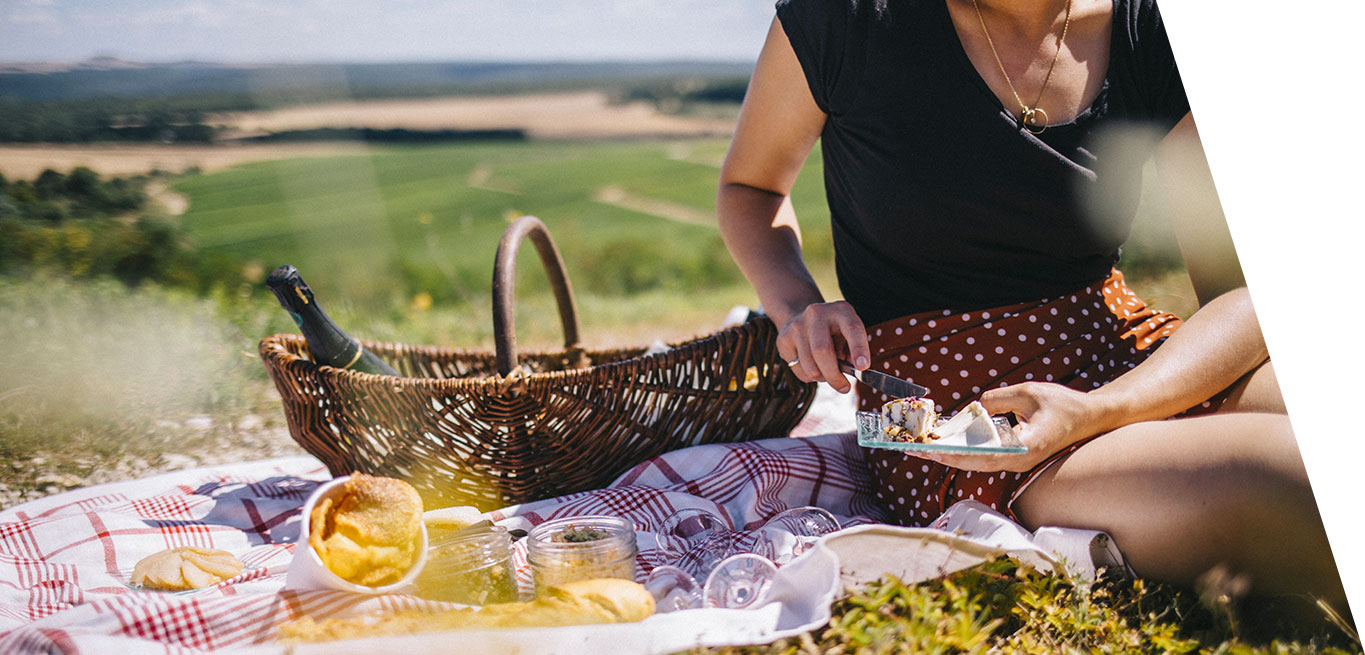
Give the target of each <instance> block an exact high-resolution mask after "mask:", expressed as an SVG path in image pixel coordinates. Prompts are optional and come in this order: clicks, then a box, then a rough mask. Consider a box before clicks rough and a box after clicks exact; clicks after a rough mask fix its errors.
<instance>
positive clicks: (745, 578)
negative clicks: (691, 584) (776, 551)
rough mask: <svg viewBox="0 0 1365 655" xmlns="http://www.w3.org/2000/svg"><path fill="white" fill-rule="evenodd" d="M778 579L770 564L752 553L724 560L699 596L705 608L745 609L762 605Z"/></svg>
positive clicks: (713, 572)
mask: <svg viewBox="0 0 1365 655" xmlns="http://www.w3.org/2000/svg"><path fill="white" fill-rule="evenodd" d="M776 577H777V565H776V564H773V562H772V560H769V559H768V558H766V557H763V556H761V555H755V554H753V553H740V554H738V555H731V556H730V557H727V558H725V560H724V561H722V562H720V564H718V565H716V567H715V568H714V569H712V570H711V572H710V574H708V575H707V576H706V585H705V586H704V587H703V588H702V595H703V597H704V599H705V603H706V607H722V608H726V609H745V608H747V607H751V606H753V605H756V604H758V603H761V602H763V601H764V600H766V599H767V597H768V589H769V588H771V587H772V584H773V579H775V578H776Z"/></svg>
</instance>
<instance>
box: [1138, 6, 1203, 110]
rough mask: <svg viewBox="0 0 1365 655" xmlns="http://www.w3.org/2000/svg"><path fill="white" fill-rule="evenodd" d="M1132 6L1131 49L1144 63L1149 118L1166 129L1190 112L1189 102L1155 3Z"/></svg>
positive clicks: (1143, 73)
mask: <svg viewBox="0 0 1365 655" xmlns="http://www.w3.org/2000/svg"><path fill="white" fill-rule="evenodd" d="M1134 4H1135V5H1137V6H1136V7H1135V11H1136V13H1137V15H1136V16H1135V20H1134V21H1133V27H1134V29H1133V48H1134V50H1135V51H1136V52H1137V53H1138V60H1139V61H1141V62H1142V64H1143V65H1142V72H1141V78H1142V80H1143V90H1144V93H1143V95H1144V96H1145V100H1146V104H1147V110H1148V112H1149V114H1150V115H1149V119H1150V120H1151V121H1152V122H1153V123H1155V124H1156V125H1158V126H1160V127H1161V128H1162V129H1163V130H1169V129H1170V128H1172V127H1175V124H1176V123H1178V122H1180V119H1181V118H1184V117H1185V114H1187V113H1189V111H1190V101H1189V98H1188V97H1186V95H1185V84H1184V83H1183V82H1182V81H1181V79H1180V69H1179V68H1178V67H1177V66H1176V63H1175V53H1174V51H1173V50H1172V49H1171V41H1170V39H1169V38H1168V37H1167V36H1166V25H1165V23H1163V22H1162V20H1161V12H1160V11H1159V10H1158V9H1157V6H1156V2H1155V0H1137V1H1136V2H1135V3H1134Z"/></svg>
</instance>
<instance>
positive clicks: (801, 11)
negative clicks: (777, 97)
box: [777, 0, 867, 116]
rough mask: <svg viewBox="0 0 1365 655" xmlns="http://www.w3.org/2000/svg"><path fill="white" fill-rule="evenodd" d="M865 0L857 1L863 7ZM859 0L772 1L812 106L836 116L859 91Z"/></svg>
mask: <svg viewBox="0 0 1365 655" xmlns="http://www.w3.org/2000/svg"><path fill="white" fill-rule="evenodd" d="M866 3H867V0H861V4H866ZM859 5H860V0H778V2H777V19H778V21H780V22H781V23H782V30H783V31H784V32H785V33H786V34H787V40H788V41H790V42H791V45H792V50H793V51H794V52H795V53H796V58H797V60H798V61H800V62H801V69H802V70H803V71H804V72H805V75H806V83H807V84H808V85H809V86H810V92H811V96H813V97H814V98H815V104H816V105H817V106H819V107H820V109H821V111H824V112H825V113H826V114H828V115H830V116H838V115H839V114H840V113H842V112H843V111H844V110H845V109H847V108H848V106H849V105H850V104H851V103H852V101H853V98H854V97H855V96H856V94H857V92H858V87H859V81H860V76H861V69H862V63H863V58H864V56H865V52H866V48H865V42H864V39H863V38H862V37H863V33H864V32H865V31H866V26H865V25H860V23H861V21H860V20H859V18H860V15H861V14H863V13H864V11H863V10H864V9H865V8H863V7H860V6H859Z"/></svg>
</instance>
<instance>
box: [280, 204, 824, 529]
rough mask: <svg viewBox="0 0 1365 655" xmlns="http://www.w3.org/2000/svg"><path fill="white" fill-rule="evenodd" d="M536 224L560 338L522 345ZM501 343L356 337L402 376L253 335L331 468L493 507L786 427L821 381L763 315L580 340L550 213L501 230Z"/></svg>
mask: <svg viewBox="0 0 1365 655" xmlns="http://www.w3.org/2000/svg"><path fill="white" fill-rule="evenodd" d="M527 236H529V237H531V239H532V242H533V243H534V244H535V246H536V250H537V251H538V252H539V254H540V259H541V261H542V263H543V264H544V265H545V269H546V271H547V273H548V274H549V277H550V281H551V286H552V287H553V288H554V292H555V297H556V301H557V302H558V305H559V313H560V320H561V323H562V325H563V329H564V344H565V345H564V349H563V350H556V351H549V352H532V353H518V352H517V349H516V337H515V332H514V329H513V299H512V291H513V279H514V275H513V273H514V271H513V266H514V263H515V261H516V253H517V249H518V247H519V245H520V243H521V241H522V240H523V239H524V238H525V237H527ZM494 269H495V270H494V282H493V304H494V333H495V335H496V337H495V338H496V352H487V351H474V350H461V349H453V348H438V347H431V346H410V345H401V344H391V343H373V342H365V347H367V348H369V349H370V350H372V351H374V352H375V353H377V354H378V355H379V356H380V357H382V358H384V360H385V361H387V362H389V363H390V364H392V365H393V366H394V367H395V368H396V369H398V371H399V372H400V373H401V374H402V376H403V377H389V376H379V375H370V374H368V373H358V372H355V371H350V370H343V369H337V368H333V367H330V366H319V365H317V364H314V363H313V362H312V361H310V360H309V359H308V346H307V343H306V342H305V341H304V339H303V337H302V336H299V335H296V334H277V335H273V336H270V337H266V338H265V339H263V340H261V343H260V353H261V358H262V359H263V360H264V361H265V364H266V368H267V369H268V371H269V372H270V377H271V378H272V379H273V380H274V381H275V386H276V387H277V388H278V389H279V392H280V395H281V396H282V397H283V399H284V410H285V416H286V417H287V420H288V423H289V432H290V434H291V435H293V437H294V440H295V441H297V442H298V443H299V444H300V445H301V446H303V448H304V450H307V451H308V452H309V453H311V454H313V455H314V456H316V457H318V458H319V459H321V460H322V462H323V463H324V464H326V465H327V468H328V469H329V470H330V471H331V472H332V474H333V475H343V474H347V473H350V472H352V471H361V472H365V473H370V474H373V475H387V476H392V477H398V478H402V479H405V480H408V481H409V482H411V483H412V484H413V485H414V486H415V487H417V489H418V490H419V491H420V492H421V494H422V496H423V500H424V501H425V502H426V505H427V507H428V508H434V507H446V506H451V505H475V506H477V507H479V508H481V509H485V510H487V509H491V508H494V507H500V506H504V505H508V504H512V503H522V502H527V501H531V500H536V499H539V498H547V497H552V496H557V495H562V494H566V493H572V492H577V491H585V490H589V489H596V488H601V487H603V486H605V485H606V484H607V483H609V482H611V481H612V480H613V479H614V478H615V477H616V476H617V475H619V474H620V473H621V472H623V471H624V470H626V469H628V468H629V467H631V466H633V465H635V464H637V463H639V462H641V461H644V460H646V459H648V458H650V457H654V456H656V455H659V454H661V453H665V452H668V451H670V450H675V449H678V448H682V447H686V446H691V445H695V444H703V443H717V442H733V441H745V440H750V439H756V438H765V437H775V436H782V435H786V434H787V433H788V432H789V431H790V430H791V429H792V428H793V427H794V426H795V425H796V424H797V422H798V421H800V420H801V418H802V417H803V416H804V415H805V414H806V411H807V410H808V409H810V403H811V400H812V398H813V397H814V395H815V386H814V385H812V384H806V383H803V382H801V381H800V380H798V379H797V378H796V376H795V375H793V374H792V373H791V371H789V370H788V367H787V366H786V365H785V364H783V363H782V362H781V358H780V357H779V356H778V353H777V348H776V337H777V329H776V328H775V327H774V326H773V324H772V322H771V321H769V320H768V319H767V318H766V317H763V316H761V315H752V316H750V318H749V319H748V320H747V321H746V322H744V323H742V324H740V325H737V326H734V327H730V328H727V329H724V330H721V331H719V332H716V333H713V334H709V335H706V336H703V337H700V338H697V339H693V340H691V341H686V342H683V343H678V344H673V345H672V347H671V348H670V349H669V350H667V351H665V352H660V353H656V354H645V353H646V348H645V347H643V346H642V347H638V348H618V349H609V350H585V349H583V348H582V347H580V346H579V345H578V315H577V309H576V307H575V304H574V300H573V292H572V290H571V288H570V286H569V282H568V278H567V277H566V275H565V272H564V265H563V261H562V260H561V259H560V257H559V253H558V251H557V250H556V248H555V246H554V243H553V242H552V241H551V239H550V236H549V233H548V232H547V231H546V230H545V226H544V225H543V224H541V222H540V221H539V220H537V219H535V218H533V217H525V218H522V219H520V220H518V221H517V222H515V223H513V225H512V226H511V227H509V228H508V230H507V232H506V234H504V235H503V239H502V242H501V243H500V244H499V247H498V253H497V258H496V261H495V264H494Z"/></svg>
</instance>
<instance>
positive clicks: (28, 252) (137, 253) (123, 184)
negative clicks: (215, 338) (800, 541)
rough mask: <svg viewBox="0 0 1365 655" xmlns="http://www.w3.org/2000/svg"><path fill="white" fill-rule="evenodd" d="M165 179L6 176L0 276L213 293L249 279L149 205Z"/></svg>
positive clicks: (82, 173)
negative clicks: (101, 280)
mask: <svg viewBox="0 0 1365 655" xmlns="http://www.w3.org/2000/svg"><path fill="white" fill-rule="evenodd" d="M157 176H158V174H153V175H150V176H147V175H140V176H135V177H129V178H121V177H114V178H108V179H106V178H102V177H101V176H100V175H99V174H98V173H96V172H95V171H93V170H91V169H89V168H85V167H79V168H75V169H73V170H72V171H71V172H70V173H66V174H64V173H61V172H58V171H54V170H51V169H48V170H45V171H43V172H42V173H41V174H39V175H38V177H36V178H35V179H33V180H9V179H7V178H6V177H5V176H4V175H2V174H0V274H3V275H32V274H56V275H62V276H66V277H73V278H95V277H112V278H115V279H118V280H120V281H122V282H124V283H126V284H128V285H132V286H135V285H139V284H143V283H146V282H153V283H157V284H164V285H168V286H177V287H183V288H189V289H193V290H195V291H198V292H205V291H208V290H209V289H211V288H213V287H214V286H215V285H222V284H237V283H240V282H241V279H242V273H241V266H240V264H239V263H238V262H235V261H231V260H229V259H226V258H224V257H218V256H209V257H206V256H204V255H203V254H202V253H197V252H196V250H195V248H194V245H193V243H192V242H191V241H190V239H189V238H188V236H187V235H186V234H185V232H184V230H183V228H182V227H181V226H180V225H179V223H178V222H177V221H176V220H175V219H174V218H173V217H170V216H166V215H165V214H164V213H162V212H159V211H157V210H156V209H155V208H154V207H153V206H152V205H151V203H149V201H148V196H147V184H148V182H150V181H151V180H152V179H154V178H155V177H157Z"/></svg>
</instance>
